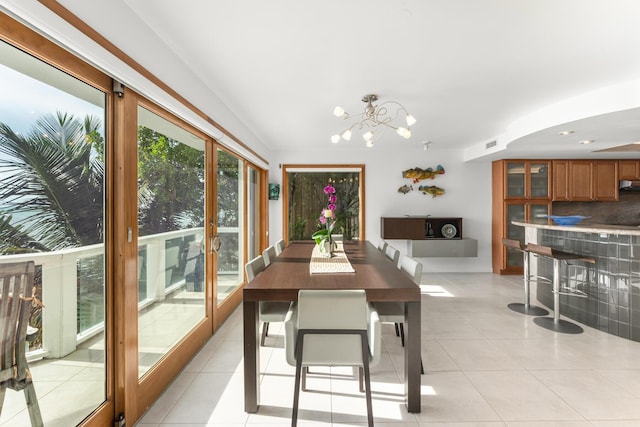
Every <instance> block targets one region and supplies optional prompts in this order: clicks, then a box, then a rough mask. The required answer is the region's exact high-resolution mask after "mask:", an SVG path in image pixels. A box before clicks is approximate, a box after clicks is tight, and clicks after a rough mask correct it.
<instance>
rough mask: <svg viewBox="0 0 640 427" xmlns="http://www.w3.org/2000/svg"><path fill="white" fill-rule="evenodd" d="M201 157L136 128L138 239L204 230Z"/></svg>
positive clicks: (151, 132) (152, 131)
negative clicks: (176, 232) (191, 229)
mask: <svg viewBox="0 0 640 427" xmlns="http://www.w3.org/2000/svg"><path fill="white" fill-rule="evenodd" d="M204 162H205V159H204V153H203V152H202V151H200V150H197V149H195V148H192V147H190V146H188V145H186V144H182V143H180V142H178V141H176V140H173V139H171V138H168V137H167V136H165V135H162V134H160V133H158V132H156V131H154V130H152V129H149V128H147V127H144V126H140V127H139V128H138V180H139V187H140V188H139V191H140V192H141V193H142V195H143V197H141V198H140V212H139V217H140V218H139V226H140V231H139V232H140V235H150V234H156V233H161V232H165V231H172V230H179V229H182V228H190V227H202V226H204V212H203V206H204V180H205V176H204V167H205V165H204Z"/></svg>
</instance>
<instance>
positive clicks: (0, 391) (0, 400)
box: [0, 387, 7, 415]
mask: <svg viewBox="0 0 640 427" xmlns="http://www.w3.org/2000/svg"><path fill="white" fill-rule="evenodd" d="M6 391H7V389H6V388H4V387H2V388H0V415H2V405H3V404H4V394H5V393H6Z"/></svg>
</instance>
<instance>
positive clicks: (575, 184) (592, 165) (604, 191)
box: [552, 160, 618, 202]
mask: <svg viewBox="0 0 640 427" xmlns="http://www.w3.org/2000/svg"><path fill="white" fill-rule="evenodd" d="M552 170H553V186H552V187H553V201H572V202H581V201H582V202H589V201H615V200H618V161H617V160H554V161H553V164H552Z"/></svg>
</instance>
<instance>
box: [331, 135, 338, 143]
mask: <svg viewBox="0 0 640 427" xmlns="http://www.w3.org/2000/svg"><path fill="white" fill-rule="evenodd" d="M331 142H333V143H334V144H337V143H338V142H340V135H333V136H332V137H331Z"/></svg>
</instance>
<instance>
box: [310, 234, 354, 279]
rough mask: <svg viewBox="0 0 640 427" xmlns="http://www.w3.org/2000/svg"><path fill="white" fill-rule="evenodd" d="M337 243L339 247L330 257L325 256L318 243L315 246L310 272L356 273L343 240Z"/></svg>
mask: <svg viewBox="0 0 640 427" xmlns="http://www.w3.org/2000/svg"><path fill="white" fill-rule="evenodd" d="M336 243H337V249H336V250H334V251H333V256H332V257H330V258H327V257H325V256H323V254H322V253H321V252H320V249H319V248H318V246H317V245H316V246H315V247H314V248H313V251H312V252H311V262H309V273H311V274H315V273H355V270H354V269H353V267H352V266H351V263H350V262H349V259H348V258H347V254H345V253H344V247H343V245H342V242H336Z"/></svg>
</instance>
